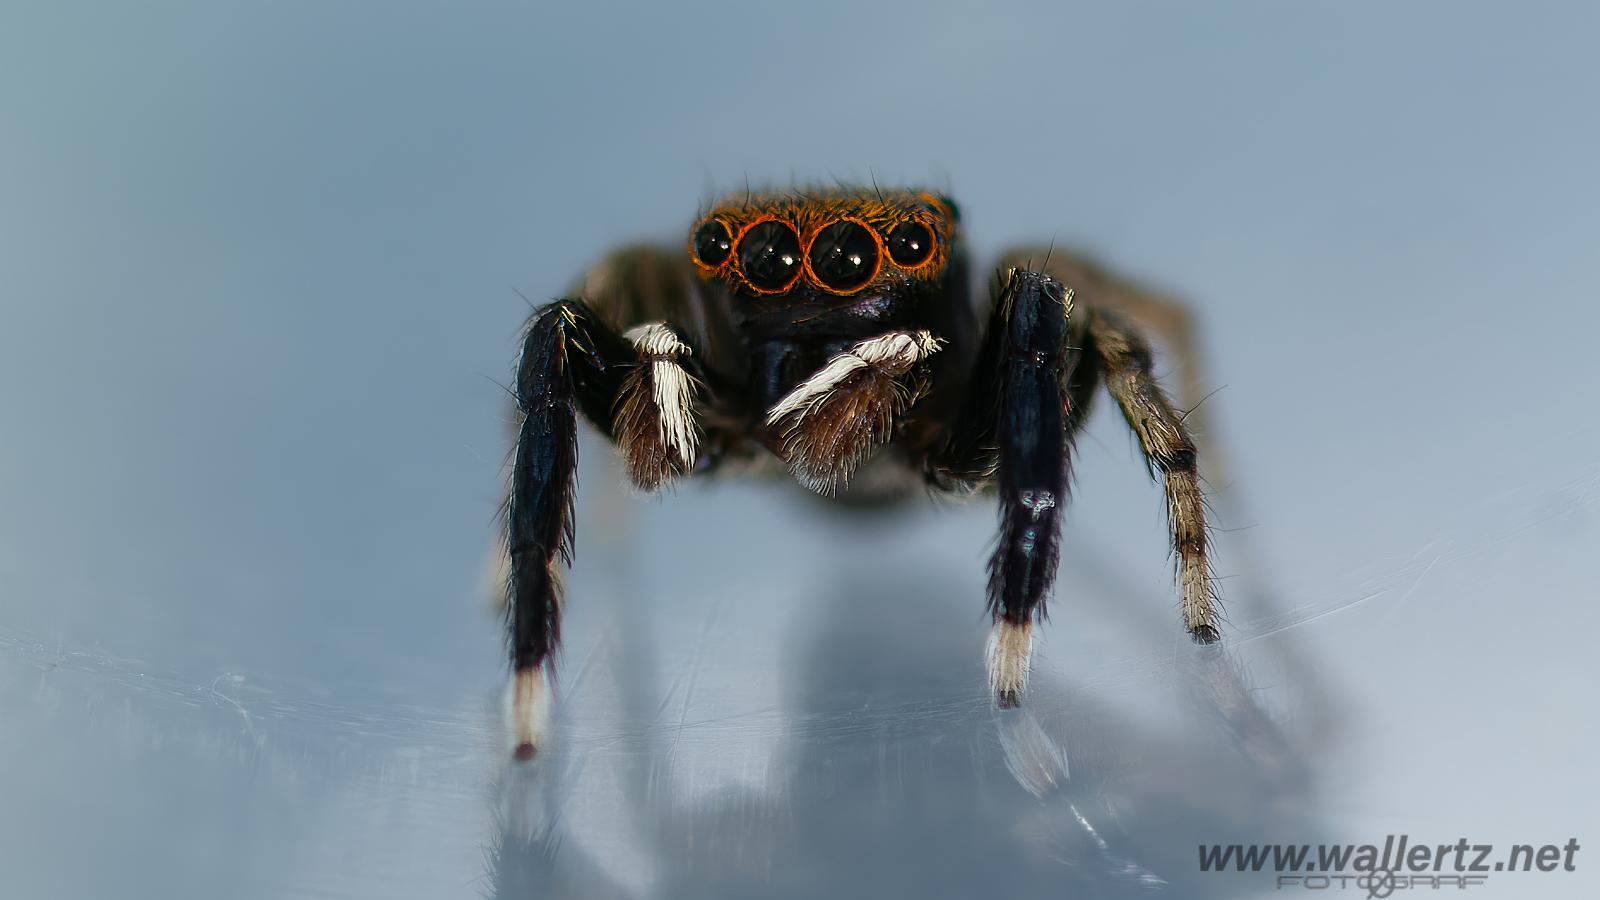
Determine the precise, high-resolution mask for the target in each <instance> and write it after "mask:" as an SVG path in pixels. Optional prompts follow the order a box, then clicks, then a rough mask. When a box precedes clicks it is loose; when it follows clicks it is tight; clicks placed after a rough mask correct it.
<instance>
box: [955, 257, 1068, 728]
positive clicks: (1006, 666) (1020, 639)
mask: <svg viewBox="0 0 1600 900" xmlns="http://www.w3.org/2000/svg"><path fill="white" fill-rule="evenodd" d="M1071 307H1072V294H1071V292H1070V291H1068V290H1067V289H1066V288H1065V287H1063V286H1062V285H1061V283H1060V282H1058V281H1055V280H1054V279H1052V278H1050V277H1048V276H1046V275H1042V274H1039V273H1037V272H1032V271H1027V270H1023V269H1013V270H1011V271H1010V272H1009V273H1008V274H1007V275H1006V277H1005V280H1004V283H1003V284H1001V286H1000V289H999V294H998V295H997V297H996V298H995V303H994V309H993V312H992V313H991V316H990V320H989V325H988V331H987V333H986V334H985V336H984V342H983V345H982V348H981V350H980V351H979V354H978V359H977V362H976V366H975V368H974V370H973V373H972V375H971V377H970V378H969V379H968V394H967V397H966V400H965V402H964V405H963V408H962V410H961V412H960V413H959V414H958V416H957V418H956V421H955V423H954V425H953V427H952V430H951V433H950V438H949V440H948V442H947V444H946V448H945V451H944V453H943V454H941V455H940V456H939V457H937V458H936V459H935V460H934V461H933V464H932V466H931V468H930V473H929V474H930V478H931V479H932V480H933V481H934V483H935V484H938V485H940V486H945V487H953V486H961V485H965V486H969V487H976V486H980V485H983V484H986V483H989V482H991V480H992V482H993V483H994V484H995V487H996V489H997V491H998V493H999V496H1000V540H999V544H998V546H996V548H995V551H994V555H993V556H992V557H991V558H990V560H989V598H988V599H989V613H990V615H991V616H992V618H993V621H994V631H993V633H992V635H991V637H990V642H989V654H988V664H989V682H990V687H991V688H992V689H993V691H994V697H995V702H996V703H998V704H999V705H1000V706H1002V707H1008V706H1015V705H1017V703H1018V702H1019V700H1020V698H1021V695H1022V693H1023V690H1024V689H1025V688H1026V686H1027V678H1028V664H1029V657H1030V655H1031V649H1032V641H1033V634H1032V629H1033V624H1034V622H1035V621H1036V620H1038V619H1041V618H1043V616H1044V613H1045V598H1046V596H1047V595H1048V593H1049V591H1050V585H1051V583H1052V582H1053V581H1054V579H1055V572H1056V561H1057V555H1058V547H1059V540H1060V532H1061V527H1060V515H1061V508H1062V506H1063V505H1064V504H1065V503H1066V498H1067V468H1068V463H1069V458H1068V447H1069V443H1070V439H1071V435H1070V434H1069V431H1068V427H1067V426H1068V425H1069V424H1070V425H1071V426H1073V427H1074V428H1075V427H1076V426H1077V425H1078V424H1079V423H1080V422H1081V421H1082V417H1081V416H1079V415H1076V414H1073V413H1072V412H1071V411H1070V410H1068V409H1067V404H1068V403H1069V402H1071V400H1072V399H1073V398H1074V397H1076V396H1081V395H1086V394H1087V391H1078V390H1073V391H1072V392H1071V394H1069V393H1068V390H1067V385H1068V383H1069V379H1070V378H1071V377H1072V375H1073V370H1074V368H1075V367H1076V365H1077V361H1078V353H1077V352H1076V351H1075V350H1074V349H1072V348H1070V347H1069V346H1068V344H1069V341H1068V331H1069V329H1068V325H1069V313H1070V312H1071Z"/></svg>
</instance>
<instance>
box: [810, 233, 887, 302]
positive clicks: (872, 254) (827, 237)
mask: <svg viewBox="0 0 1600 900" xmlns="http://www.w3.org/2000/svg"><path fill="white" fill-rule="evenodd" d="M811 273H812V274H813V275H816V276H817V280H818V281H821V282H822V283H823V284H825V285H827V286H828V287H831V288H833V289H834V290H836V291H848V290H854V289H855V288H858V287H861V286H862V285H864V284H866V283H867V282H868V281H871V280H872V276H874V275H876V274H878V239H877V238H875V237H873V235H872V232H870V231H868V230H867V228H866V226H865V225H860V224H857V223H855V222H835V223H833V224H832V225H829V226H828V227H827V228H824V229H822V231H820V232H818V233H817V239H816V240H814V241H812V242H811Z"/></svg>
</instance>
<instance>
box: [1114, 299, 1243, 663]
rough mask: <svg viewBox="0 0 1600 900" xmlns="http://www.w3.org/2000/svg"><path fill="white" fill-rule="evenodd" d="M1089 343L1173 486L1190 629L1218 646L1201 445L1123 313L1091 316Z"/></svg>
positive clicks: (1171, 512)
mask: <svg viewBox="0 0 1600 900" xmlns="http://www.w3.org/2000/svg"><path fill="white" fill-rule="evenodd" d="M1089 337H1090V340H1091V342H1092V343H1093V344H1094V352H1095V355H1096V356H1097V357H1098V358H1099V360H1100V365H1101V367H1102V369H1103V371H1104V377H1105V384H1106V390H1107V391H1109V392H1110V394H1111V397H1112V399H1114V400H1116V401H1117V406H1119V407H1120V408H1121V409H1122V415H1123V417H1124V418H1126V419H1127V420H1128V426H1129V427H1130V428H1132V429H1133V431H1134V434H1136V435H1137V436H1138V438H1139V445H1140V446H1141V447H1142V448H1143V449H1144V454H1145V458H1146V459H1148V460H1149V461H1150V464H1151V466H1152V467H1153V468H1154V469H1156V470H1157V471H1159V472H1160V473H1161V474H1162V475H1163V476H1164V479H1165V484H1166V493H1167V518H1168V523H1169V526H1170V529H1171V532H1172V550H1173V554H1174V555H1175V556H1176V561H1177V569H1178V589H1179V593H1180V594H1181V596H1182V602H1183V622H1184V625H1185V627H1187V628H1188V629H1189V634H1190V635H1192V636H1193V637H1194V639H1195V640H1196V641H1198V642H1200V643H1202V644H1209V643H1212V642H1213V641H1215V640H1217V638H1218V637H1219V636H1220V634H1219V632H1218V630H1217V625H1218V622H1219V619H1220V610H1219V608H1218V606H1217V602H1216V596H1215V592H1214V590H1213V588H1212V584H1211V575H1210V570H1209V560H1208V558H1207V556H1208V552H1207V551H1208V544H1209V540H1208V535H1207V533H1206V514H1205V495H1204V493H1203V492H1202V491H1201V489H1200V472H1199V468H1198V466H1197V454H1196V453H1195V446H1194V440H1193V439H1192V438H1190V437H1189V431H1188V429H1187V428H1186V427H1185V426H1184V422H1183V417H1182V416H1180V415H1179V414H1178V412H1177V410H1175V409H1173V406H1172V402H1171V401H1170V400H1168V399H1167V395H1166V392H1165V391H1163V390H1162V389H1161V385H1160V383H1159V382H1157V381H1156V378H1155V375H1154V374H1153V373H1152V372H1151V354H1150V345H1149V344H1148V343H1147V342H1146V341H1145V339H1144V336H1143V335H1141V334H1140V333H1139V332H1138V331H1137V330H1136V329H1135V328H1134V326H1133V324H1132V323H1131V322H1129V321H1128V320H1127V319H1126V318H1125V317H1124V316H1123V315H1122V314H1120V313H1116V312H1112V311H1110V310H1103V309H1096V310H1091V311H1090V317H1089Z"/></svg>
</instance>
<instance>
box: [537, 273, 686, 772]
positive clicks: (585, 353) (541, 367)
mask: <svg viewBox="0 0 1600 900" xmlns="http://www.w3.org/2000/svg"><path fill="white" fill-rule="evenodd" d="M689 355H690V350H689V348H688V346H687V345H685V344H684V343H683V342H682V340H681V339H679V338H678V337H677V334H676V333H675V332H674V331H673V330H672V329H671V328H670V327H668V326H666V325H665V324H654V325H644V326H640V327H638V328H635V329H633V330H631V331H629V332H628V333H626V334H621V335H619V334H617V333H616V332H615V331H613V330H612V329H611V328H610V327H609V326H607V325H606V324H605V323H603V322H601V321H600V319H599V318H598V317H597V316H596V315H595V313H594V311H593V310H591V309H590V308H589V307H588V306H586V305H585V304H583V303H581V302H578V301H575V300H558V301H556V302H554V303H551V304H550V305H548V306H545V307H543V308H542V309H540V310H539V311H538V312H537V313H535V314H534V317H533V320H532V321H531V322H530V323H529V325H528V330H527V334H526V337H525V338H524V340H523V347H522V358H521V361H520V362H519V363H518V366H517V382H516V392H515V393H516V399H517V408H518V410H519V412H520V414H521V417H522V423H521V425H520V427H519V428H518V432H517V446H516V451H515V453H514V456H513V461H512V470H511V491H510V496H509V499H508V502H507V504H506V556H507V561H508V575H507V581H506V591H507V604H506V609H507V616H508V623H507V624H508V638H509V643H510V651H511V665H512V669H513V676H512V678H513V680H512V687H511V698H510V699H511V705H512V727H513V731H514V732H515V738H516V745H517V753H518V755H519V756H529V755H532V754H533V752H534V751H535V750H536V749H537V747H538V745H539V741H540V738H541V736H542V733H543V730H544V726H545V718H546V717H547V715H548V685H547V680H548V676H549V673H550V671H551V657H552V655H553V654H554V653H555V650H556V648H557V646H558V644H559V641H560V634H561V582H560V570H559V568H558V567H559V566H561V565H570V563H571V561H572V535H573V517H572V501H573V486H574V476H575V473H576V469H577V463H578V435H577V413H578V412H579V411H580V410H581V411H582V412H583V414H584V415H585V417H587V418H588V419H589V420H590V421H591V422H593V423H594V424H595V425H596V426H597V427H598V428H600V429H601V430H602V431H603V432H605V433H606V434H607V435H608V436H610V437H612V438H613V439H614V440H616V441H617V443H618V445H619V447H620V448H621V450H622V453H623V456H624V457H625V458H626V460H627V463H628V469H629V472H630V473H631V475H632V476H633V478H634V480H635V481H636V482H637V483H639V484H640V485H641V486H643V487H647V488H649V487H656V486H658V485H659V484H660V483H661V482H662V481H663V480H664V479H666V478H667V477H669V476H670V475H672V474H676V473H680V472H683V471H687V470H689V469H691V468H692V467H693V465H694V462H695V454H696V444H697V441H698V435H699V426H698V423H697V421H696V419H695V416H694V409H693V401H694V397H695V392H696V390H697V386H698V384H699V380H698V379H697V378H696V377H695V375H694V374H693V373H691V372H690V371H689V370H688V369H687V368H686V367H685V365H686V364H687V362H688V358H689Z"/></svg>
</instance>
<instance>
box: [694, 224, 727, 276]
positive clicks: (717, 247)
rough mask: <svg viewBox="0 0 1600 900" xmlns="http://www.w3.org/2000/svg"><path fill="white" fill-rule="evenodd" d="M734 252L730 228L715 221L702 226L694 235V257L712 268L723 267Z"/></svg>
mask: <svg viewBox="0 0 1600 900" xmlns="http://www.w3.org/2000/svg"><path fill="white" fill-rule="evenodd" d="M732 250H733V236H732V235H730V234H728V226H726V225H724V224H722V223H721V222H718V221H717V220H715V219H712V220H711V221H709V222H707V223H705V224H704V225H701V226H700V228H699V229H698V230H696V231H695V233H694V255H695V258H696V259H698V260H700V262H702V263H704V264H705V265H707V266H710V267H711V268H713V269H714V268H716V267H717V266H720V265H722V263H723V261H724V260H726V259H727V258H728V253H729V252H731V251H732Z"/></svg>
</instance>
